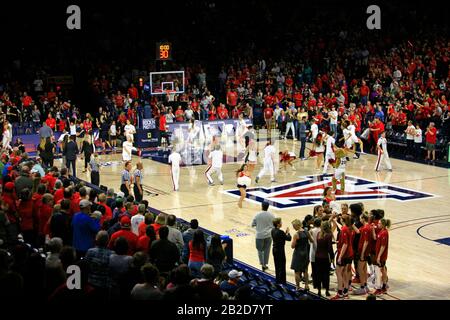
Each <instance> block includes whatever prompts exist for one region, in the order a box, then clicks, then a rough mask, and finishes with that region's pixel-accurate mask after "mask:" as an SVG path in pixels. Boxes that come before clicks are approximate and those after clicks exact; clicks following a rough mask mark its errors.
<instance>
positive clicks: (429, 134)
mask: <svg viewBox="0 0 450 320" xmlns="http://www.w3.org/2000/svg"><path fill="white" fill-rule="evenodd" d="M436 134H437V130H436V128H435V127H434V123H433V122H430V124H429V125H428V127H427V131H426V132H425V141H426V147H427V157H426V160H427V161H428V162H429V163H431V164H434V161H435V160H436V141H437V137H436ZM430 156H431V157H430Z"/></svg>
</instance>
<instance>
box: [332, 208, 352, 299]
mask: <svg viewBox="0 0 450 320" xmlns="http://www.w3.org/2000/svg"><path fill="white" fill-rule="evenodd" d="M341 221H342V222H343V223H344V225H343V226H342V228H341V232H339V239H338V245H337V249H338V251H337V255H336V277H337V282H338V292H337V294H336V295H335V296H334V297H333V298H331V300H342V299H345V298H348V289H347V288H346V286H347V285H348V282H349V279H347V278H348V272H347V268H348V265H351V263H352V259H353V248H352V239H351V229H350V228H351V226H352V221H351V218H350V216H349V215H346V216H342V218H341ZM350 280H351V278H350Z"/></svg>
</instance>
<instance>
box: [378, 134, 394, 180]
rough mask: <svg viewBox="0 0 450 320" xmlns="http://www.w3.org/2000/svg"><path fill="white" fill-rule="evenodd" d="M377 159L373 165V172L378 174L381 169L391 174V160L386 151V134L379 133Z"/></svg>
mask: <svg viewBox="0 0 450 320" xmlns="http://www.w3.org/2000/svg"><path fill="white" fill-rule="evenodd" d="M377 150H378V159H377V163H376V165H375V171H377V172H379V171H380V170H381V169H382V168H383V169H387V170H388V171H391V172H392V165H391V160H390V159H389V154H388V151H387V140H386V132H385V131H383V132H382V133H381V136H380V138H378V143H377Z"/></svg>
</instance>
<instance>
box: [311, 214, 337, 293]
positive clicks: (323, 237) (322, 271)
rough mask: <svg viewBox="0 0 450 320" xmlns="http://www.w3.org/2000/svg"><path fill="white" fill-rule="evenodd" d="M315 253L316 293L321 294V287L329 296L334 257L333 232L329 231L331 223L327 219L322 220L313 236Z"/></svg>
mask: <svg viewBox="0 0 450 320" xmlns="http://www.w3.org/2000/svg"><path fill="white" fill-rule="evenodd" d="M315 242H316V245H317V247H316V254H315V260H316V262H315V264H316V273H315V277H317V294H318V295H319V296H320V295H321V290H322V288H324V289H325V295H326V296H327V297H329V296H330V292H329V290H330V266H331V262H332V261H333V259H334V252H333V234H332V231H331V224H330V223H329V222H328V221H322V224H321V225H320V232H318V233H317V236H316V238H315Z"/></svg>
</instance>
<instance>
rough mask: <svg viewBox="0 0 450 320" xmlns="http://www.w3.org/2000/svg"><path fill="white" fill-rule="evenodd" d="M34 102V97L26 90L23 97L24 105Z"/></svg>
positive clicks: (27, 105)
mask: <svg viewBox="0 0 450 320" xmlns="http://www.w3.org/2000/svg"><path fill="white" fill-rule="evenodd" d="M32 102H33V99H32V98H31V97H30V96H29V95H27V93H26V92H24V93H23V97H22V106H24V107H29V106H30V105H31V103H32Z"/></svg>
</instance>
